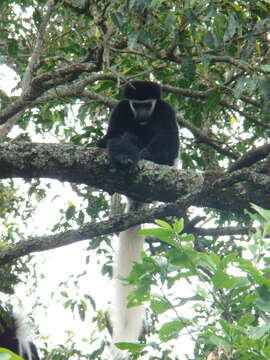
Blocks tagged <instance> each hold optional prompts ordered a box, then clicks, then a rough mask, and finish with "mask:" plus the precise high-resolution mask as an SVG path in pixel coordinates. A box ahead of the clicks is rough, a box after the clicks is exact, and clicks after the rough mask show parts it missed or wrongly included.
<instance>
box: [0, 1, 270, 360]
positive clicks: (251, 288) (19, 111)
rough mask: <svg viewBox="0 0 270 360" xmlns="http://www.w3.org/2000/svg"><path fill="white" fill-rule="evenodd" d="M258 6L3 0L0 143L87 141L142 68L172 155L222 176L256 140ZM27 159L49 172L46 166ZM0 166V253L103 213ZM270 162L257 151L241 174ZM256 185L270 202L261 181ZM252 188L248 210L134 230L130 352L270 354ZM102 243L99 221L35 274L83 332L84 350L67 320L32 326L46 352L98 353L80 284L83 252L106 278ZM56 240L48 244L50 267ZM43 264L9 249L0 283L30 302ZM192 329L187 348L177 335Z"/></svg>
mask: <svg viewBox="0 0 270 360" xmlns="http://www.w3.org/2000/svg"><path fill="white" fill-rule="evenodd" d="M269 11H270V5H269V1H266V0H260V1H249V2H248V1H245V0H238V1H229V0H228V1H218V0H211V1H209V0H208V1H206V0H192V1H186V0H178V1H171V0H168V1H164V0H147V1H143V0H125V1H120V0H116V1H109V0H98V1H97V0H86V1H81V0H74V1H70V0H60V1H45V0H39V1H37V0H27V1H26V0H20V1H19V0H13V1H11V0H2V1H1V2H0V20H1V21H0V52H1V66H0V123H1V125H2V126H1V128H0V139H1V143H4V142H5V143H7V144H8V145H9V144H12V143H15V144H16V143H23V144H24V143H25V142H29V141H30V142H31V141H33V142H46V143H50V142H59V143H68V142H71V143H73V144H75V145H76V146H78V147H79V146H83V149H85V150H87V149H89V148H94V147H95V144H96V142H97V140H98V139H99V138H100V137H101V136H102V134H103V133H104V129H105V127H106V126H107V119H108V116H109V112H110V110H111V108H112V107H113V106H114V105H115V103H116V101H118V100H119V99H120V98H121V87H122V86H123V85H124V84H125V83H126V82H127V81H130V80H132V79H150V80H154V81H157V82H158V83H160V84H161V86H162V90H163V98H164V99H165V100H167V101H168V102H169V103H170V104H172V106H173V107H174V108H175V110H176V114H177V119H178V123H179V125H180V136H181V164H182V168H183V169H190V170H195V171H208V172H209V173H210V175H211V174H212V175H213V174H214V175H215V174H216V173H217V174H220V173H222V174H223V169H226V168H228V167H229V166H230V165H231V164H232V163H234V162H235V160H236V159H239V158H240V157H241V156H242V155H244V154H246V153H247V152H248V151H249V150H251V149H252V148H253V147H258V146H260V145H263V144H266V145H267V144H268V141H269V129H270V125H269V99H270V91H269V90H270V65H269V54H270V50H269V30H270V17H269ZM8 155H9V156H10V158H15V159H19V157H18V155H19V154H14V153H12V152H10V153H9V154H8ZM0 161H1V164H2V161H3V160H2V159H0ZM18 161H19V160H18ZM40 166H41V167H43V168H44V169H47V171H48V174H49V170H50V166H51V164H50V163H44V164H41V165H40ZM3 169H4V170H3V172H2V173H1V179H3V180H1V183H0V218H1V219H0V227H1V238H0V252H1V251H2V252H5V251H8V250H9V249H10V246H15V245H20V246H21V250H20V251H23V248H24V240H25V239H28V238H31V237H33V240H35V241H33V242H34V245H33V246H34V248H35V249H36V248H38V245H39V244H40V242H41V241H40V240H41V239H40V238H38V237H37V236H38V235H39V236H40V235H44V238H46V239H47V240H48V238H47V237H46V234H50V235H51V234H53V235H54V234H58V233H61V232H63V234H64V235H66V237H68V236H69V235H70V232H69V231H71V230H72V229H74V228H78V229H79V232H80V230H81V229H82V227H83V226H85V225H86V224H88V223H91V226H92V227H95V226H96V225H97V224H98V223H99V222H100V221H103V220H104V219H108V217H109V205H108V199H109V197H108V196H107V194H106V193H104V192H103V191H101V190H99V189H97V188H93V187H90V186H86V185H83V184H60V183H59V182H55V181H51V180H48V179H42V180H41V179H38V178H36V179H32V176H33V174H31V175H29V174H27V176H25V179H24V180H18V179H6V178H5V177H6V176H5V170H6V169H5V164H4V166H3ZM268 169H269V165H268V162H267V160H266V162H265V166H264V167H263V169H262V171H261V172H260V173H259V174H258V173H256V174H255V175H254V176H253V179H254V180H256V179H257V178H259V179H261V177H260V176H261V175H262V174H264V175H267V174H268V171H269V170H268ZM250 171H252V169H251V170H250ZM15 175H16V174H14V176H15ZM48 177H50V176H49V175H48ZM29 178H30V179H29ZM101 181H103V179H102V180H101ZM244 185H245V184H244ZM244 185H243V182H242V183H241V186H244ZM252 185H253V184H252V183H249V184H248V186H251V187H252ZM241 186H239V193H240V194H241V193H242V190H243V187H241ZM259 190H260V191H261V192H262V193H263V194H265V195H264V196H265V198H266V203H267V201H268V199H269V187H267V184H266V181H265V178H264V179H263V180H261V181H260V189H259ZM142 192H143V189H142ZM256 195H257V191H254V197H253V199H252V202H253V203H254V205H252V207H251V208H250V209H249V210H248V211H247V212H246V215H245V216H243V214H239V213H238V214H235V213H232V212H230V211H217V210H215V211H213V210H212V209H209V208H205V209H200V210H198V208H195V207H190V208H188V209H187V211H186V214H185V221H184V220H174V221H170V220H168V219H161V220H158V221H157V222H156V226H155V228H153V229H149V228H147V229H145V230H143V231H142V233H141V234H143V235H145V236H147V245H148V246H147V248H146V249H145V253H143V254H142V262H141V263H140V264H135V265H134V267H133V270H132V272H131V274H130V276H129V277H128V279H127V280H126V281H129V282H131V283H132V284H133V285H134V286H135V289H134V291H133V292H131V293H130V295H129V306H136V305H139V304H142V303H143V304H145V305H146V307H147V323H148V328H147V331H146V334H144V336H143V339H142V344H140V345H138V344H122V345H121V344H119V347H122V348H125V349H128V350H129V351H130V352H131V353H132V354H133V355H132V356H133V357H134V358H136V357H138V356H139V355H138V354H143V355H145V356H146V357H147V358H149V359H155V360H156V359H179V358H183V356H184V355H183V354H185V353H188V354H186V358H187V359H189V360H205V359H207V357H208V355H209V354H211V353H212V352H215V351H217V352H218V356H219V358H220V360H227V359H230V360H232V359H233V360H240V359H241V360H249V359H252V360H254V359H255V360H256V359H260V360H263V359H269V358H270V354H269V353H270V345H269V315H268V313H269V310H270V308H269V287H270V283H269V261H270V260H269V259H270V256H269V246H268V243H267V238H268V237H269V227H270V225H269V222H270V215H269V208H267V209H262V208H261V207H258V203H257V202H256ZM208 196H211V193H210V194H208ZM214 200H215V199H214ZM214 200H213V202H214ZM230 201H231V203H233V202H235V201H236V200H235V199H234V198H232V199H230ZM269 201H270V199H269ZM269 201H268V203H270V202H269ZM201 204H202V206H203V205H204V203H203V199H202V202H201ZM180 205H181V204H180ZM235 207H236V206H235ZM41 209H43V210H41ZM44 209H45V210H44ZM184 222H185V226H184ZM184 229H185V230H184ZM183 231H186V232H187V233H188V234H184V233H183ZM249 232H251V235H250V236H249V235H248V234H249ZM148 237H151V238H150V239H149V238H148ZM153 238H154V239H153ZM43 240H44V239H43ZM111 241H112V237H111V236H108V235H107V232H106V233H105V232H104V234H101V235H99V236H97V237H95V238H91V239H90V241H89V243H88V245H87V246H85V247H79V246H78V248H76V250H75V247H74V252H73V253H72V256H73V257H72V260H68V259H67V262H68V268H69V273H67V274H66V275H64V276H63V279H61V281H60V284H58V285H54V286H52V287H51V285H50V286H49V285H45V287H46V286H48V291H47V292H48V293H50V292H52V293H53V296H52V299H53V300H54V301H55V302H56V303H57V302H60V303H61V304H63V307H64V308H65V309H68V310H70V311H71V312H72V314H73V315H74V317H75V318H78V319H79V320H80V321H81V323H82V324H86V323H87V326H88V327H87V329H90V330H87V332H86V333H87V335H85V337H84V338H83V340H82V341H81V342H83V345H85V344H87V346H86V350H85V347H83V346H82V348H83V349H81V348H80V346H78V342H80V341H78V336H77V334H76V331H74V333H73V332H67V338H66V340H65V344H64V345H63V344H61V345H59V346H58V345H55V344H53V345H51V344H50V341H51V339H49V338H48V339H47V338H46V336H44V337H40V338H41V340H42V341H41V342H42V343H43V345H42V346H43V354H44V358H46V359H47V358H50V359H52V360H60V359H67V358H70V359H83V358H85V359H88V358H89V359H90V358H96V359H105V358H106V356H107V355H106V349H107V342H108V341H109V340H108V339H107V337H108V335H107V329H108V328H109V327H110V326H109V324H108V323H109V321H108V319H107V318H108V316H107V315H106V311H105V309H104V305H99V302H98V299H97V298H98V297H99V291H100V290H97V289H95V290H96V293H95V291H94V290H92V289H91V291H89V287H88V285H89V282H90V281H87V285H83V284H84V281H85V279H86V278H87V279H88V278H90V276H92V273H91V271H90V270H89V271H88V272H87V269H88V267H89V266H90V265H91V264H92V263H95V264H96V263H97V265H99V267H100V269H101V270H96V269H95V274H94V275H95V276H106V277H107V278H108V279H107V280H108V282H110V280H109V277H111V273H112V257H113V254H114V250H113V248H114V246H112V244H111ZM53 247H54V244H52V245H51V248H53ZM13 249H14V247H13ZM64 251H65V250H61V253H60V252H58V253H57V251H56V252H55V253H56V255H54V256H56V257H58V258H57V259H58V262H57V264H59V263H60V262H61V266H62V263H64V260H66V259H65V256H66V255H63V254H64ZM72 251H73V248H72V250H70V252H72ZM77 252H78V253H79V255H78V253H77ZM19 254H22V252H21V253H19ZM50 254H51V253H50ZM65 254H66V253H65ZM67 257H68V256H67ZM60 260H61V261H60ZM78 264H79V265H80V268H79V270H75V269H76V266H77V265H78ZM49 266H50V265H49ZM83 266H84V268H83V269H82V267H83ZM43 272H45V273H46V272H48V270H46V271H45V270H44V268H43V258H42V256H41V257H39V255H37V256H36V257H35V256H32V255H31V256H30V255H28V256H26V257H21V258H19V260H16V261H15V260H12V261H11V262H9V263H8V264H6V265H4V266H1V269H0V291H1V293H5V295H6V294H8V295H11V294H13V293H14V291H15V294H16V292H17V293H19V294H20V293H21V292H22V291H21V290H20V289H21V288H20V286H22V284H27V291H23V296H25V297H27V295H28V293H31V296H32V297H33V307H37V308H39V309H40V308H41V309H42V310H43V307H42V306H44V307H46V304H45V299H44V297H45V295H44V293H43V292H42V291H41V293H42V294H43V295H42V296H43V297H42V298H41V299H40V298H39V297H38V296H39V295H38V294H34V293H33V292H32V291H31V290H32V287H33V288H34V289H36V288H38V286H41V287H42V286H43V287H44V285H43V280H44V278H46V276H47V273H46V274H44V273H43ZM56 273H57V274H56ZM56 273H55V274H54V275H55V278H56V277H57V276H56V275H58V270H57V271H56ZM91 279H92V278H91ZM53 280H54V279H52V280H50V282H53ZM18 284H19V285H20V286H16V287H15V285H18ZM102 290H103V291H104V289H102ZM106 290H107V289H105V292H107V291H106ZM25 292H26V294H25ZM106 295H107V294H106ZM19 296H20V295H19ZM4 299H8V301H11V300H10V299H11V297H10V296H9V297H4V298H3V301H4ZM1 300H2V297H1ZM109 300H111V296H110V295H109ZM50 302H51V298H49V300H47V305H48V304H49V303H50ZM63 326H64V325H63ZM79 337H80V335H79ZM80 340H81V339H80ZM189 342H191V343H192V344H193V345H192V350H191V351H189V350H186V349H185V348H184V346H183V344H187V343H189ZM42 346H41V347H42ZM52 347H54V348H52ZM193 347H194V349H193ZM5 356H6V354H5ZM7 356H8V355H7ZM12 356H13V355H12ZM2 357H3V354H2V353H0V358H2ZM10 358H11V357H10Z"/></svg>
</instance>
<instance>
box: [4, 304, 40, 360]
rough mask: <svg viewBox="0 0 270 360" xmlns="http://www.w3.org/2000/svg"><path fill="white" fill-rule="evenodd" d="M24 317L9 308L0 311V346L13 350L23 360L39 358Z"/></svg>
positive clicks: (37, 359) (38, 359) (36, 359)
mask: <svg viewBox="0 0 270 360" xmlns="http://www.w3.org/2000/svg"><path fill="white" fill-rule="evenodd" d="M29 333H30V331H29V328H28V325H27V324H26V323H25V319H24V318H23V317H20V316H19V315H17V314H16V315H15V314H14V313H13V312H11V311H10V310H3V309H2V307H1V312H0V347H2V348H6V349H8V350H11V351H13V352H14V353H15V354H17V355H20V356H21V357H22V358H23V359H25V360H40V358H39V355H38V352H37V348H36V346H35V345H34V344H33V343H32V341H31V340H30V339H29Z"/></svg>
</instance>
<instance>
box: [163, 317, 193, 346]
mask: <svg viewBox="0 0 270 360" xmlns="http://www.w3.org/2000/svg"><path fill="white" fill-rule="evenodd" d="M187 325H189V321H188V320H187V322H185V320H183V321H181V320H173V321H170V322H167V323H165V324H163V325H162V327H161V329H160V331H159V338H160V341H164V342H166V341H169V340H171V339H176V338H177V337H178V336H179V333H180V331H181V330H182V329H183V328H184V327H186V326H187Z"/></svg>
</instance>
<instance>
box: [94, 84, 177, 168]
mask: <svg viewBox="0 0 270 360" xmlns="http://www.w3.org/2000/svg"><path fill="white" fill-rule="evenodd" d="M160 95H161V89H160V86H159V85H158V84H156V83H153V82H150V81H133V82H131V83H129V84H128V85H127V86H126V87H125V90H124V96H125V99H124V100H121V101H119V103H118V104H117V105H116V107H115V108H114V109H113V111H112V113H111V115H110V120H109V126H108V130H107V133H106V135H105V136H104V137H103V138H102V139H101V140H99V142H98V144H97V146H99V147H101V148H107V149H108V152H109V159H110V162H111V164H112V166H114V167H115V168H117V169H121V170H129V169H131V168H133V167H135V166H136V165H137V162H138V160H139V159H146V160H150V161H153V162H155V163H157V164H164V165H171V166H172V165H173V164H174V160H175V159H176V158H177V157H178V152H179V137H178V126H177V124H176V118H175V112H174V110H173V108H172V107H171V106H170V105H169V104H168V103H167V102H166V101H164V100H161V99H160Z"/></svg>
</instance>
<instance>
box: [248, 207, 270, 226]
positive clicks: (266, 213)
mask: <svg viewBox="0 0 270 360" xmlns="http://www.w3.org/2000/svg"><path fill="white" fill-rule="evenodd" d="M251 207H252V208H253V209H254V210H256V211H257V213H258V214H260V215H261V217H263V218H264V220H266V221H268V222H270V210H266V209H263V208H262V207H260V206H258V205H256V204H251Z"/></svg>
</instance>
